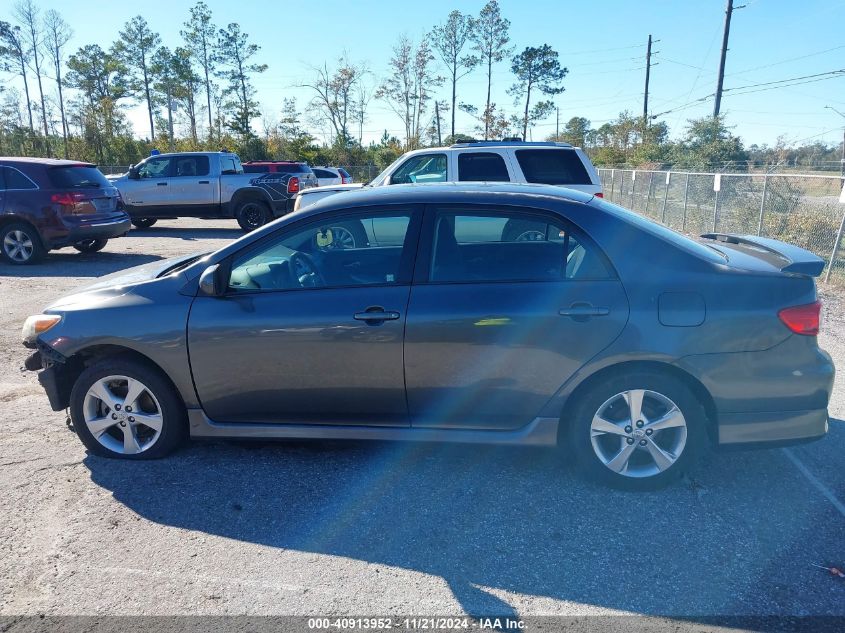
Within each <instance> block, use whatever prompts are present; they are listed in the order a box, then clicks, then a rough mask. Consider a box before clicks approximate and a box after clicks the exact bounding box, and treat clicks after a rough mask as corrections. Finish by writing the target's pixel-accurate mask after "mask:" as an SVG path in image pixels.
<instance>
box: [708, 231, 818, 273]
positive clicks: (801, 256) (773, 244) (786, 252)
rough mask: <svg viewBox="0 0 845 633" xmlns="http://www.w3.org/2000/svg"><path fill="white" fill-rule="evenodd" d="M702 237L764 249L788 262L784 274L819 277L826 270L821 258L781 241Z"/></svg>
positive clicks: (718, 234)
mask: <svg viewBox="0 0 845 633" xmlns="http://www.w3.org/2000/svg"><path fill="white" fill-rule="evenodd" d="M701 237H702V238H703V239H706V240H716V241H717V242H725V243H726V244H738V245H741V246H752V247H754V248H758V249H763V250H764V251H767V252H768V253H771V254H772V255H775V256H777V257H779V258H781V259H784V260H786V262H787V263H786V265H785V266H780V270H781V272H784V273H796V274H799V275H808V276H810V277H818V276H819V275H821V274H822V270H824V266H825V262H824V260H823V259H822V258H821V257H818V256H817V255H815V254H814V253H811V252H810V251H808V250H806V249H803V248H800V247H798V246H793V245H792V244H787V243H786V242H781V241H780V240H773V239H771V238H769V237H758V236H756V235H731V234H729V233H705V234H704V235H702V236H701Z"/></svg>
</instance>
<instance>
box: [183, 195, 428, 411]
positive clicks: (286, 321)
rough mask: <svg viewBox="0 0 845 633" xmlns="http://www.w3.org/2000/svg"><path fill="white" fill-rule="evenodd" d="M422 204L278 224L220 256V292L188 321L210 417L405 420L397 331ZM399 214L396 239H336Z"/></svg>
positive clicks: (202, 300)
mask: <svg viewBox="0 0 845 633" xmlns="http://www.w3.org/2000/svg"><path fill="white" fill-rule="evenodd" d="M421 217H422V210H421V209H419V208H415V207H411V206H407V205H403V206H398V207H389V208H380V209H365V210H349V211H345V212H342V213H339V214H338V213H335V214H331V215H324V216H320V217H318V218H314V217H309V218H305V219H303V220H301V221H299V222H296V223H294V224H292V225H287V226H285V227H283V228H281V229H279V230H278V231H276V232H274V233H272V234H270V235H269V236H267V237H265V238H264V239H262V240H261V241H260V242H259V243H257V244H255V245H251V246H248V247H245V249H244V250H243V251H241V252H239V253H237V254H236V255H234V256H233V257H232V258H231V260H230V261H229V262H228V263H226V266H227V268H228V272H227V273H226V274H227V275H228V280H229V286H228V292H227V293H226V294H225V296H222V297H207V296H198V297H197V298H196V299H195V300H194V304H193V306H192V308H191V314H190V318H189V322H188V344H189V350H190V359H191V367H192V371H193V378H194V383H195V385H196V389H197V393H198V395H199V399H200V401H201V402H202V406H203V409H204V410H205V412H206V414H207V415H208V416H209V417H210V418H211V419H213V420H215V421H225V422H235V423H237V422H252V423H255V422H259V423H261V422H263V423H297V424H341V425H368V426H373V425H376V426H408V424H409V421H408V411H407V403H406V400H405V381H404V374H403V335H404V328H405V316H406V308H407V304H408V297H409V294H410V280H411V276H412V270H413V259H414V256H415V252H416V245H417V238H418V235H419V225H420V223H421ZM373 218H379V219H390V220H393V221H399V220H400V219H401V220H404V225H405V239H404V241H403V242H402V243H400V244H398V245H388V246H381V245H377V244H376V245H373V244H370V243H367V242H366V241H363V242H361V243H356V244H355V246H354V247H352V248H349V247H347V246H348V242H347V241H345V240H335V239H334V238H335V235H334V234H335V233H337V234H338V236H339V235H340V234H341V233H342V232H343V231H346V232H354V233H359V232H361V233H363V232H364V226H366V225H367V224H369V223H370V221H371V220H372V219H373Z"/></svg>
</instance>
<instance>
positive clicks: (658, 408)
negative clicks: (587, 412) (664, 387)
mask: <svg viewBox="0 0 845 633" xmlns="http://www.w3.org/2000/svg"><path fill="white" fill-rule="evenodd" d="M590 441H591V443H592V446H593V451H594V452H595V454H596V457H598V459H599V461H600V462H601V463H602V464H604V466H605V467H607V468H608V469H610V470H611V471H613V472H615V473H617V474H619V475H622V476H625V477H633V478H644V477H652V476H654V475H657V474H659V473H662V472H663V471H665V470H667V469H668V468H670V467H671V466H672V465H673V464H674V463H675V462H676V461H678V459H679V458H680V456H681V454H682V453H683V451H684V447H685V446H686V442H687V423H686V419H685V418H684V414H683V413H682V412H681V410H680V408H678V406H677V405H676V404H675V403H674V402H673V401H672V400H670V399H669V398H667V397H666V396H665V395H663V394H661V393H658V392H656V391H651V390H649V389H631V390H629V391H623V392H621V393H617V394H616V395H614V396H612V397H610V398H608V399H607V400H606V401H605V402H604V403H603V404H602V405H601V406H600V407H599V409H598V411H596V413H595V415H594V416H593V420H592V423H591V424H590Z"/></svg>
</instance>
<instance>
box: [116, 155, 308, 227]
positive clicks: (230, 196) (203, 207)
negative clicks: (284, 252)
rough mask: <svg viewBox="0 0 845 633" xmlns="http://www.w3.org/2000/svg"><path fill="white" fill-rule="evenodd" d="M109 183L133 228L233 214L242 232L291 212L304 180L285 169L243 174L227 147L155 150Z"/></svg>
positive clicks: (238, 162)
mask: <svg viewBox="0 0 845 633" xmlns="http://www.w3.org/2000/svg"><path fill="white" fill-rule="evenodd" d="M112 183H113V184H114V186H115V187H117V189H118V191H120V194H121V196H122V197H123V201H124V204H125V205H126V211H127V212H128V213H129V216H130V217H131V219H132V224H134V225H135V226H137V227H140V228H146V227H150V226H152V225H153V224H155V223H156V221H157V220H160V219H163V218H180V217H194V218H235V219H236V220H237V221H238V224H240V226H241V228H242V229H244V230H245V231H251V230H253V229H257V228H258V227H260V226H262V225H263V224H266V223H267V222H269V221H270V220H272V219H274V218H277V217H279V216H282V215H285V214H286V213H288V212H290V211H292V210H293V204H294V197H295V196H296V194H297V193H298V192H299V191H300V188H301V187H303V186H304V184H305V183H303V182H300V179H299V178H297V177H296V175H294V174H289V173H263V174H254V173H253V174H245V173H244V170H243V167H242V166H241V160H240V158H238V156H237V154H233V153H231V152H184V153H175V154H157V155H155V156H150V157H149V158H146V159H144V160H142V161H141V162H140V163H138V164H137V165H134V166H133V167H131V168H130V169H129V171H128V172H127V173H125V174H123V175H121V176H118V177H117V178H114V179H112Z"/></svg>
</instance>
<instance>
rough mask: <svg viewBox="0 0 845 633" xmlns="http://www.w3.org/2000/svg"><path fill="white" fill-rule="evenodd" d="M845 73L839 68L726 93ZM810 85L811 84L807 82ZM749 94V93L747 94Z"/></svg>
mask: <svg viewBox="0 0 845 633" xmlns="http://www.w3.org/2000/svg"><path fill="white" fill-rule="evenodd" d="M843 73H845V68H839V69H838V70H829V71H827V72H824V73H815V74H813V75H803V76H801V77H792V78H790V79H778V80H777V81H764V82H763V83H758V84H748V85H747V86H737V87H736V88H725V92H728V91H733V90H745V89H746V88H756V87H758V86H771V85H772V84H782V83H788V82H790V81H799V80H802V79H812V78H813V77H826V76H827V75H832V76H838V75H842V74H843ZM806 83H809V82H806ZM746 94H747V93H746Z"/></svg>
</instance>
